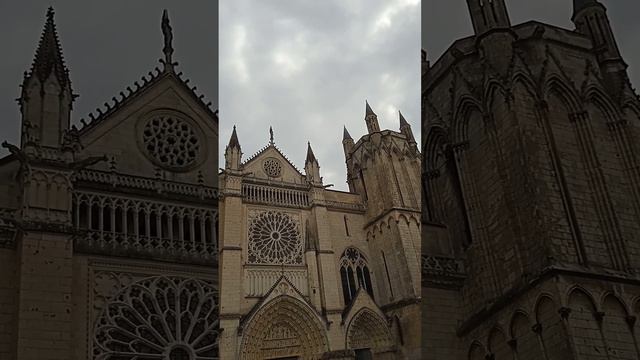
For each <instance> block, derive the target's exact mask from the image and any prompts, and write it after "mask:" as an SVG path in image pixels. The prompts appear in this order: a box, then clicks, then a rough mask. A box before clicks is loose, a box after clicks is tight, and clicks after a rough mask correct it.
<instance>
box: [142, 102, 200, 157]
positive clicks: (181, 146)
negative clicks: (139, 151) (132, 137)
mask: <svg viewBox="0 0 640 360" xmlns="http://www.w3.org/2000/svg"><path fill="white" fill-rule="evenodd" d="M142 142H143V144H144V148H145V150H146V151H147V152H148V154H149V155H150V156H151V158H152V159H153V160H154V161H155V162H156V163H157V164H158V165H161V166H165V167H170V168H182V167H187V166H190V165H193V163H195V161H196V159H197V157H198V153H199V151H200V140H199V138H198V136H197V135H196V132H195V130H194V129H193V127H192V126H191V125H189V124H188V123H187V122H185V121H182V120H180V119H178V118H176V117H174V116H171V115H159V116H155V117H153V118H151V119H150V120H149V121H147V123H146V124H145V126H144V129H143V131H142Z"/></svg>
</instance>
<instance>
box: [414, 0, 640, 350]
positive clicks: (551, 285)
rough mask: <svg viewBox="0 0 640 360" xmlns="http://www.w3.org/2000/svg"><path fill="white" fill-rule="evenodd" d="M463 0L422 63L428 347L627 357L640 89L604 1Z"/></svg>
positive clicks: (636, 288)
mask: <svg viewBox="0 0 640 360" xmlns="http://www.w3.org/2000/svg"><path fill="white" fill-rule="evenodd" d="M467 2H468V6H469V10H470V13H471V19H472V23H473V28H474V31H475V34H474V35H473V36H470V37H467V38H464V39H460V40H458V41H456V42H455V43H454V44H453V45H452V46H451V47H450V48H449V49H448V50H447V51H446V53H445V54H444V55H443V56H442V57H440V58H439V59H438V60H437V61H435V62H434V63H432V64H430V63H428V62H426V60H425V62H424V65H423V95H422V97H423V116H424V119H423V153H424V157H425V161H424V165H423V175H424V181H423V185H424V193H425V197H424V200H425V207H424V212H423V219H422V221H423V231H424V234H425V236H424V243H423V247H422V250H423V253H422V298H423V304H424V306H423V309H424V310H423V347H424V349H423V350H424V359H452V360H463V359H469V360H482V359H496V360H502V359H519V360H534V359H535V360H539V359H547V360H564V359H638V358H639V357H640V321H637V316H639V315H640V146H639V145H638V144H639V143H640V98H639V97H638V96H637V94H636V93H635V92H634V90H633V88H632V86H631V84H630V81H629V77H628V75H627V65H626V64H625V62H624V60H623V58H622V56H621V54H620V51H619V49H618V45H617V43H616V39H615V37H614V35H613V31H612V27H611V24H610V22H609V19H608V16H607V11H606V8H605V6H604V5H603V4H601V3H600V2H599V1H597V0H574V2H573V5H574V13H573V18H572V20H573V23H574V24H575V29H572V30H568V29H564V28H559V27H556V26H551V25H547V24H543V23H539V22H536V21H530V22H526V23H523V24H520V25H512V24H511V22H510V19H509V13H508V11H507V7H506V4H505V0H492V1H486V0H468V1H467ZM616 5H618V4H616Z"/></svg>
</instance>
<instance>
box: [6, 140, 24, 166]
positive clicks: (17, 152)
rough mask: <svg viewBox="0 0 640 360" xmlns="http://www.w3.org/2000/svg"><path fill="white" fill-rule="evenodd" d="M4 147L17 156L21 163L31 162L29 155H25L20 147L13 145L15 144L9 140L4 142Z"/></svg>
mask: <svg viewBox="0 0 640 360" xmlns="http://www.w3.org/2000/svg"><path fill="white" fill-rule="evenodd" d="M2 147H3V148H5V149H8V150H9V152H10V153H11V154H12V155H13V156H15V157H16V158H17V159H18V161H20V163H21V164H27V163H28V162H29V159H28V158H27V155H25V153H24V152H23V151H22V150H20V148H19V147H17V146H15V145H13V144H9V143H8V142H6V141H4V142H3V143H2Z"/></svg>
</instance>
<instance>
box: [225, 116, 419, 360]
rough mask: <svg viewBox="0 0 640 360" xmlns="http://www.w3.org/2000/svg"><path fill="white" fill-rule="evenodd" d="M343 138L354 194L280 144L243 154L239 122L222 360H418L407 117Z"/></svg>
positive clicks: (415, 167)
mask: <svg viewBox="0 0 640 360" xmlns="http://www.w3.org/2000/svg"><path fill="white" fill-rule="evenodd" d="M365 121H366V124H367V128H368V134H366V135H364V136H363V137H362V138H361V139H360V140H358V141H357V142H355V141H354V140H353V139H352V138H351V136H350V135H349V133H348V132H347V130H346V129H345V130H344V139H343V141H342V144H343V147H344V153H345V157H346V164H347V171H348V184H349V191H348V192H342V191H334V190H330V189H328V187H329V186H327V185H325V184H323V181H322V177H321V175H320V165H319V161H318V159H317V158H316V157H315V155H314V153H313V151H312V149H311V145H309V147H308V148H307V158H306V161H305V165H304V172H302V171H300V170H298V169H297V168H296V167H295V165H294V164H292V163H291V162H290V161H289V160H287V157H286V156H285V155H284V154H283V152H282V151H281V149H280V148H278V147H277V146H276V144H275V141H274V138H273V133H271V134H272V135H271V139H270V141H269V143H268V144H267V145H266V146H265V147H263V148H262V150H260V151H259V152H258V153H257V154H255V155H253V156H251V157H250V158H248V159H246V160H242V150H241V146H240V141H239V137H238V134H237V132H236V129H235V128H234V131H233V134H232V135H231V139H230V140H229V144H228V146H227V147H226V151H225V168H224V171H223V173H222V174H221V178H220V192H221V197H220V206H219V208H220V234H221V238H220V240H221V245H220V247H221V249H220V250H221V255H220V276H221V281H220V291H221V299H220V324H221V325H220V328H221V340H220V354H221V358H224V359H243V360H244V359H372V358H373V359H407V358H409V359H419V358H420V335H419V334H420V316H419V314H420V304H419V298H420V270H419V267H420V265H419V264H420V245H421V242H420V239H421V236H420V225H421V224H420V209H421V197H420V169H421V155H420V153H419V151H418V147H417V144H416V141H415V140H414V136H413V133H412V130H411V128H410V126H409V124H408V123H407V122H406V120H405V119H404V118H403V117H402V115H400V131H399V132H396V131H392V130H380V127H379V124H378V117H377V115H376V114H375V113H374V112H373V110H372V109H371V107H369V105H368V104H367V106H366V114H365Z"/></svg>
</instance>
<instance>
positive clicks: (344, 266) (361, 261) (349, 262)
mask: <svg viewBox="0 0 640 360" xmlns="http://www.w3.org/2000/svg"><path fill="white" fill-rule="evenodd" d="M340 278H341V281H342V292H343V297H344V302H345V306H346V305H348V304H349V303H350V302H351V301H352V300H353V298H354V297H355V295H356V293H357V292H358V289H359V288H363V289H364V290H365V291H366V292H367V293H369V295H370V296H371V298H373V297H374V296H373V286H372V285H371V273H370V272H369V266H368V264H367V260H366V259H365V258H364V256H363V255H362V253H361V252H360V251H359V250H358V249H356V248H354V247H349V248H347V249H346V250H345V251H344V252H343V253H342V258H341V259H340Z"/></svg>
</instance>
